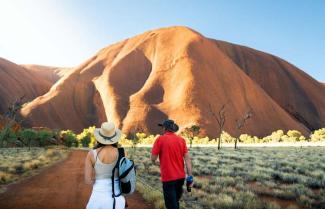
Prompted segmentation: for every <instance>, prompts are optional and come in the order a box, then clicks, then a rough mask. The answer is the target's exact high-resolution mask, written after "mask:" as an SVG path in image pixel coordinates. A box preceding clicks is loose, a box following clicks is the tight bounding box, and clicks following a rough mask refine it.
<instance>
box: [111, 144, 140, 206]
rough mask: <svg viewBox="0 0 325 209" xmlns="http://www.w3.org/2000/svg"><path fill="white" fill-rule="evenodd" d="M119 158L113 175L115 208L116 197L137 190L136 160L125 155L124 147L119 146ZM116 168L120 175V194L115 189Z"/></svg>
mask: <svg viewBox="0 0 325 209" xmlns="http://www.w3.org/2000/svg"><path fill="white" fill-rule="evenodd" d="M118 153H119V156H118V160H117V163H116V165H115V167H114V168H113V171H112V173H113V175H112V190H113V198H114V204H113V208H115V197H118V196H120V195H121V194H125V195H128V194H132V193H133V192H134V190H135V185H136V170H135V166H134V162H133V161H132V160H130V159H128V158H126V157H125V153H124V149H123V148H118ZM115 169H117V171H118V177H119V182H120V190H121V192H120V194H118V195H116V194H115V191H114V173H115Z"/></svg>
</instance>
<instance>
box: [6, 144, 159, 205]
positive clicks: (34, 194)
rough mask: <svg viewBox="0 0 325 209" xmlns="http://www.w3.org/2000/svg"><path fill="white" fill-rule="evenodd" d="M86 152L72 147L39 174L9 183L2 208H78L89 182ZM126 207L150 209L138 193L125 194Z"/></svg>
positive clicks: (85, 202) (88, 193)
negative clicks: (85, 166) (73, 149)
mask: <svg viewBox="0 0 325 209" xmlns="http://www.w3.org/2000/svg"><path fill="white" fill-rule="evenodd" d="M86 154H87V152H85V151H80V150H76V151H72V152H71V153H70V155H69V157H68V158H67V159H66V160H64V161H62V162H60V163H57V164H55V165H54V166H52V167H50V168H48V169H46V170H44V171H43V172H41V173H40V174H38V175H36V176H33V177H30V178H28V179H25V180H24V181H22V182H20V183H16V184H12V185H9V186H8V188H7V191H6V192H5V193H2V194H0V208H1V209H13V208H15V209H18V208H19V209H27V208H28V209H40V208H48V209H62V208H67V209H80V208H86V205H87V201H88V199H89V197H90V194H91V186H90V185H86V184H85V183H84V176H83V168H84V159H85V157H86ZM127 201H128V204H129V207H128V209H136V208H137V209H139V208H141V209H153V208H154V207H153V205H151V204H149V203H146V202H145V200H144V199H143V198H142V197H141V195H140V194H138V193H135V194H133V195H131V196H128V197H127Z"/></svg>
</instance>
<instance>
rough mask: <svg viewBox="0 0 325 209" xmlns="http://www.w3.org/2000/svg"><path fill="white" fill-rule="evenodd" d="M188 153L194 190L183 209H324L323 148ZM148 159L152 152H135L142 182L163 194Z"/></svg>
mask: <svg viewBox="0 0 325 209" xmlns="http://www.w3.org/2000/svg"><path fill="white" fill-rule="evenodd" d="M190 153H191V155H192V164H193V172H194V177H195V184H194V188H193V190H192V193H191V194H187V193H185V194H184V198H183V201H184V202H183V204H182V205H183V206H184V207H185V208H202V209H203V208H220V209H223V208H234V209H235V208H236V209H238V208H239V209H240V208H243V209H255V208H256V209H258V208H261V209H262V208H281V207H282V208H321V207H322V206H324V205H325V147H303V148H292V147H287V148H267V147H266V148H241V149H239V150H234V149H230V148H224V149H221V150H219V151H218V150H217V148H213V147H209V148H203V147H201V148H200V147H195V148H192V149H191V150H190ZM149 156H150V148H137V149H136V151H135V153H134V160H135V163H136V164H137V165H138V171H137V172H138V176H139V178H141V179H143V180H144V181H145V182H146V183H147V184H148V185H150V186H151V190H154V191H155V192H161V184H160V182H159V169H158V166H157V165H152V164H151V162H150V158H149ZM149 191H150V190H149ZM270 199H272V201H269V200H270ZM282 202H286V204H281V203H282ZM288 202H289V203H290V204H287V203H288Z"/></svg>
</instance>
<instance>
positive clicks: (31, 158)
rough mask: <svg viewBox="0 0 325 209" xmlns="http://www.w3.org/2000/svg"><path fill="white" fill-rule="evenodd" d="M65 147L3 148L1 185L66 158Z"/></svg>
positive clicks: (0, 154)
mask: <svg viewBox="0 0 325 209" xmlns="http://www.w3.org/2000/svg"><path fill="white" fill-rule="evenodd" d="M67 154H68V150H67V149H65V148H56V147H55V148H39V147H37V148H32V149H31V150H30V151H29V150H28V148H1V149H0V158H1V162H0V186H2V188H1V191H4V187H3V186H4V185H6V184H8V183H12V182H15V181H17V180H20V179H22V178H25V177H27V176H30V175H33V174H35V173H37V172H38V171H39V170H40V169H41V168H43V167H46V166H48V165H51V164H53V163H55V162H57V161H58V160H61V159H63V158H65V157H66V156H67Z"/></svg>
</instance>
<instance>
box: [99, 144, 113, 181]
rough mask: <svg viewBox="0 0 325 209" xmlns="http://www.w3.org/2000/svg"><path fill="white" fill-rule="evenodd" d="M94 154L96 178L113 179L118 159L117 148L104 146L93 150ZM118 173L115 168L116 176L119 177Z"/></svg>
mask: <svg viewBox="0 0 325 209" xmlns="http://www.w3.org/2000/svg"><path fill="white" fill-rule="evenodd" d="M93 155H94V160H95V162H94V169H95V177H96V179H111V178H112V171H113V168H114V167H115V165H116V162H117V159H118V152H117V149H116V148H112V147H107V148H105V147H103V148H98V149H95V150H93ZM117 176H118V173H117V170H115V175H114V177H117Z"/></svg>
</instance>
